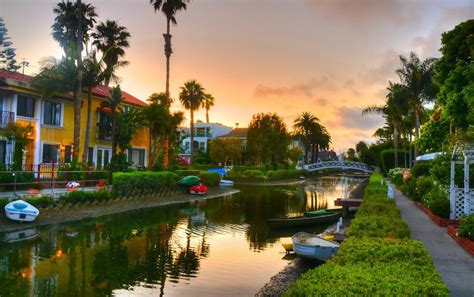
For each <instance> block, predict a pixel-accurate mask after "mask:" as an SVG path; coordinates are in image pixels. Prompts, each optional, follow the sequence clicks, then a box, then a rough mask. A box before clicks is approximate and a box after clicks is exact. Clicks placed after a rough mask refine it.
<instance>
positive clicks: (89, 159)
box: [87, 147, 94, 165]
mask: <svg viewBox="0 0 474 297" xmlns="http://www.w3.org/2000/svg"><path fill="white" fill-rule="evenodd" d="M87 163H88V164H89V165H92V164H93V163H94V148H93V147H90V148H89V152H88V153H87Z"/></svg>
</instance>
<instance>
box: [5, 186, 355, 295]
mask: <svg viewBox="0 0 474 297" xmlns="http://www.w3.org/2000/svg"><path fill="white" fill-rule="evenodd" d="M357 182H358V181H357V180H347V186H346V188H347V190H346V192H347V191H350V190H351V189H352V188H353V187H354V186H355V185H356V184H357ZM344 183H345V181H344V179H342V178H323V179H319V180H316V181H314V183H313V184H312V186H314V187H315V189H316V191H312V190H311V187H310V190H308V188H307V187H305V186H281V187H259V186H242V187H240V189H241V193H240V194H236V195H232V196H228V197H223V198H218V199H212V200H208V201H207V202H206V203H197V204H183V205H179V206H165V207H160V208H155V209H147V210H141V211H135V212H130V213H126V214H118V215H113V216H106V217H102V218H99V219H95V220H83V221H80V222H77V223H72V224H64V225H54V226H49V227H47V228H42V229H35V228H32V229H26V230H23V231H21V232H13V233H9V234H0V240H2V241H3V242H2V243H0V296H93V295H94V296H95V295H96V296H110V295H120V294H121V293H124V295H130V294H133V293H134V292H136V293H137V294H138V293H139V294H153V295H160V296H163V295H175V294H176V295H179V294H182V295H229V294H232V293H235V292H239V293H240V294H244V295H249V294H253V293H255V292H256V291H257V290H258V289H259V287H260V286H262V285H263V284H264V283H265V282H267V281H268V279H269V278H270V277H271V276H272V275H273V274H275V273H276V272H277V271H279V270H280V269H281V268H282V267H283V266H284V265H285V263H286V262H285V260H282V259H281V258H282V257H283V255H284V254H283V250H282V249H281V247H280V245H279V244H277V243H278V241H279V238H280V237H282V236H289V235H291V234H292V233H294V232H295V230H271V229H270V228H269V226H268V225H267V224H266V220H267V219H269V218H274V217H283V216H287V215H292V214H301V213H302V212H303V211H305V210H311V209H320V208H332V207H334V204H333V200H334V199H335V198H339V197H343V196H342V195H344ZM321 189H324V191H321ZM322 229H324V226H317V227H313V228H312V229H311V230H309V231H313V232H319V231H322Z"/></svg>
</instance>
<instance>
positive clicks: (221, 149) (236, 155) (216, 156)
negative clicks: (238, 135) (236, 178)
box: [209, 138, 242, 166]
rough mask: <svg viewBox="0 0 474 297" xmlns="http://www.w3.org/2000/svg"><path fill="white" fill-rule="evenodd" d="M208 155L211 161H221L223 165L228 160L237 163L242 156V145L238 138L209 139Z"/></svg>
mask: <svg viewBox="0 0 474 297" xmlns="http://www.w3.org/2000/svg"><path fill="white" fill-rule="evenodd" d="M209 155H210V158H211V160H212V161H213V162H215V163H221V164H222V165H223V166H225V165H226V164H227V162H228V161H229V160H232V164H238V163H239V162H240V160H241V158H242V146H241V145H240V140H239V139H230V138H217V139H214V140H213V141H211V143H210V148H209Z"/></svg>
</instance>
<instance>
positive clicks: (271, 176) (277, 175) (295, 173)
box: [266, 169, 303, 180]
mask: <svg viewBox="0 0 474 297" xmlns="http://www.w3.org/2000/svg"><path fill="white" fill-rule="evenodd" d="M302 172H303V171H301V170H295V169H293V170H269V171H267V174H266V176H267V179H268V180H281V179H290V178H298V177H299V176H300V175H301V174H302Z"/></svg>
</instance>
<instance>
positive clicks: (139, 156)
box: [128, 149, 145, 166]
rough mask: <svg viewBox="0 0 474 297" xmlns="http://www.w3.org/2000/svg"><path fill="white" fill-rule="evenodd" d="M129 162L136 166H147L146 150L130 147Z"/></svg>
mask: <svg viewBox="0 0 474 297" xmlns="http://www.w3.org/2000/svg"><path fill="white" fill-rule="evenodd" d="M128 162H130V163H132V165H135V166H145V150H144V149H129V150H128Z"/></svg>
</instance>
